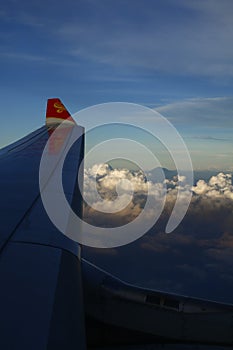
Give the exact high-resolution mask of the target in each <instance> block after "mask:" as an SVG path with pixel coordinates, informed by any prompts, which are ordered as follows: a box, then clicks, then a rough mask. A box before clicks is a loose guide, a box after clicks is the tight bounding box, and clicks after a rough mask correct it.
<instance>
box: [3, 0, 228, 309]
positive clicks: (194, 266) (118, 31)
mask: <svg viewBox="0 0 233 350" xmlns="http://www.w3.org/2000/svg"><path fill="white" fill-rule="evenodd" d="M232 39H233V2H232V0H222V1H219V0H156V1H154V0H117V1H116V0H76V1H74V0H66V1H54V0H46V1H45V0H41V1H29V0H20V1H19V0H2V1H1V2H0V77H1V79H0V96H1V104H0V106H1V114H0V121H1V128H0V147H2V146H4V145H6V144H9V143H11V142H13V141H15V140H16V139H19V138H20V137H23V136H24V135H26V134H28V133H29V132H31V131H33V130H35V129H37V128H38V127H40V126H41V125H43V123H44V119H45V108H46V100H47V99H48V98H51V97H59V98H61V100H62V101H63V103H64V104H65V105H66V107H67V108H68V109H69V111H70V112H71V113H72V114H73V113H76V112H77V111H80V110H82V109H83V108H87V107H90V106H92V105H95V104H101V103H108V102H129V103H135V104H140V105H143V106H146V107H149V108H152V109H155V110H156V111H158V112H159V113H161V114H162V115H163V116H164V117H166V118H167V119H168V120H169V121H170V122H171V123H172V124H173V125H174V126H175V128H177V130H178V132H180V134H181V135H182V137H183V138H184V141H185V142H186V144H187V147H188V149H189V151H190V154H191V158H192V162H193V165H194V168H195V169H196V170H214V171H216V174H218V175H216V178H212V180H211V179H209V180H206V179H204V178H203V177H200V178H199V181H200V182H197V184H196V185H195V187H194V189H193V192H194V196H193V199H192V203H191V207H190V211H189V212H188V215H186V217H185V219H184V221H183V222H182V223H181V226H179V228H178V231H177V232H176V234H175V235H172V234H171V235H164V226H165V224H166V223H167V218H168V217H169V213H168V212H165V214H164V216H162V217H161V220H160V221H159V222H158V226H156V228H155V229H154V228H153V230H152V231H151V232H149V233H148V234H147V235H145V236H143V237H142V238H141V239H139V240H137V241H136V242H134V243H133V244H132V245H128V246H124V247H121V248H118V249H109V250H101V249H100V250H96V251H94V250H93V249H91V248H89V249H86V250H85V249H84V254H86V255H87V256H91V257H92V260H93V261H94V262H95V261H97V262H98V263H100V265H101V266H102V267H104V268H106V269H107V268H108V267H109V266H110V265H111V271H112V272H114V273H116V275H118V274H119V276H120V277H122V278H123V279H125V280H128V281H129V280H130V281H131V282H132V283H141V284H143V285H146V286H147V287H153V288H160V289H164V290H167V291H170V290H172V291H174V292H177V293H184V294H185V293H187V294H189V293H190V294H192V295H193V296H200V297H208V296H209V291H210V290H211V292H212V293H213V295H212V298H213V299H214V300H221V301H224V300H225V301H228V302H230V303H232V292H231V291H232V284H233V282H232V281H233V278H232V249H233V248H232V247H233V243H232V242H233V239H232V193H233V188H232V182H231V181H232V180H231V177H230V175H227V174H228V173H229V172H231V173H232V171H233V164H232V152H233V137H232V134H233V45H232ZM99 121H100V122H101V118H100V119H99ZM109 121H110V122H111V118H110V119H109ZM114 121H115V120H114ZM143 122H144V123H145V128H146V129H148V128H150V127H151V124H152V123H153V120H151V119H150V120H147V119H146V118H145V120H143ZM84 124H85V118H84V120H83V125H84ZM153 125H154V127H155V129H156V124H155V123H153ZM84 126H85V125H84ZM101 136H103V135H102V134H101ZM95 137H96V140H98V135H97V136H95ZM162 165H163V166H166V167H169V163H168V164H166V162H165V164H162ZM129 176H130V175H129ZM107 179H108V178H106V180H107ZM170 181H174V180H171V179H170ZM170 185H171V192H169V193H170V194H171V195H173V194H174V193H173V190H175V189H176V186H178V185H177V184H172V183H170ZM143 186H144V183H143ZM151 186H152V188H154V189H156V188H155V187H154V186H156V185H155V184H151ZM172 186H173V187H172ZM91 189H92V187H91V186H90V191H91ZM169 198H171V199H173V197H169ZM138 200H139V202H140V201H141V197H140V193H139V194H138ZM140 203H141V202H140ZM140 203H139V204H140ZM136 204H138V203H136ZM139 204H138V205H139ZM168 204H169V203H168ZM135 208H136V210H138V209H140V207H139V206H136V207H135ZM133 209H134V207H133ZM168 211H169V207H168ZM203 213H204V215H203ZM90 218H91V219H93V220H95V219H96V217H95V215H94V214H93V213H91V216H90ZM126 218H129V215H128V214H127V215H126ZM97 219H98V220H101V219H103V216H98V217H97ZM117 219H118V218H116V220H117ZM110 220H112V218H111V217H110ZM103 221H104V223H106V219H105V218H104V219H103ZM132 252H133V253H132ZM131 253H132V254H131ZM119 259H120V261H121V262H122V263H121V264H119ZM145 272H146V273H145ZM224 297H225V299H224V300H223V298H224Z"/></svg>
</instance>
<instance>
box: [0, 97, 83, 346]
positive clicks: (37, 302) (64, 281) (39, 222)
mask: <svg viewBox="0 0 233 350" xmlns="http://www.w3.org/2000/svg"><path fill="white" fill-rule="evenodd" d="M64 120H66V121H67V122H69V123H70V126H69V132H70V130H71V129H72V124H73V125H74V124H75V122H74V120H72V118H71V116H70V114H69V112H68V111H67V110H66V108H65V107H64V105H63V104H62V103H61V101H60V100H59V99H49V100H48V104H47V113H46V125H44V126H42V127H41V128H40V129H38V130H36V131H34V132H33V133H31V134H30V135H28V136H26V137H24V138H23V139H21V140H20V141H18V142H16V143H14V144H12V145H10V146H8V147H6V148H4V149H2V150H1V151H0V193H1V197H0V212H1V230H0V279H1V288H0V325H1V328H0V349H10V350H14V349H17V350H18V349H24V350H27V349H28V350H29V349H30V350H32V349H33V350H37V349H38V350H39V349H40V350H41V349H48V350H50V349H84V348H85V327H84V311H83V295H82V281H81V274H80V251H79V245H78V244H77V243H75V242H74V241H72V240H70V239H69V238H67V237H66V236H65V235H63V234H62V233H60V232H59V230H58V229H57V228H56V227H55V226H54V225H53V223H52V222H51V221H50V219H49V217H48V215H47V213H46V212H45V209H44V207H43V203H42V200H41V195H40V189H39V166H40V160H41V155H42V152H43V150H44V147H45V145H46V143H47V141H48V140H49V137H50V135H51V134H52V133H53V131H54V130H55V129H56V128H57V126H58V125H60V124H61V122H63V121H64ZM76 127H79V126H77V125H76ZM79 128H80V129H81V131H82V132H83V128H82V127H79ZM67 130H68V129H67V128H66V132H65V134H66V135H65V137H63V138H62V139H61V138H59V137H57V139H56V138H55V140H53V142H52V144H51V145H49V148H48V152H55V153H56V152H58V151H59V148H60V147H61V146H64V145H61V143H65V142H66V138H68V137H69V132H68V133H67ZM83 145H84V140H83V137H82V138H80V139H79V140H78V141H77V142H76V143H75V144H74V145H73V147H72V148H71V150H70V152H69V157H67V161H66V164H65V165H64V169H63V181H64V183H63V185H64V192H65V194H66V196H67V200H68V202H70V205H73V206H74V205H75V203H76V206H77V207H80V203H78V202H80V196H79V197H78V198H75V197H77V193H78V192H77V181H76V180H77V173H78V170H79V166H80V163H81V161H82V159H83V152H84V150H83ZM54 206H56V202H55V201H54Z"/></svg>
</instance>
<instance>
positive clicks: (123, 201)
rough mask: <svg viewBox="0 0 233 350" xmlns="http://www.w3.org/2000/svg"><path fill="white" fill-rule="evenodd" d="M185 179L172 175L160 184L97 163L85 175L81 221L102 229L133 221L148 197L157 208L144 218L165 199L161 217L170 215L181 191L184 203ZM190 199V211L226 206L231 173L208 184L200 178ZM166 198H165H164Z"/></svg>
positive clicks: (232, 191) (232, 190) (232, 196)
mask: <svg viewBox="0 0 233 350" xmlns="http://www.w3.org/2000/svg"><path fill="white" fill-rule="evenodd" d="M185 180H186V179H185V176H179V175H178V176H173V177H172V178H170V179H165V180H164V181H163V182H159V181H160V180H159V181H158V182H156V180H154V181H151V180H148V179H147V177H146V175H145V174H144V173H143V172H142V171H132V170H128V169H113V168H111V167H110V166H109V165H108V164H96V165H94V166H92V167H91V168H88V169H85V173H84V198H85V200H86V204H85V206H84V218H85V220H87V221H88V222H89V223H93V224H96V225H97V226H98V225H104V226H106V225H107V226H108V225H110V226H112V225H113V226H115V225H116V226H117V225H124V224H126V223H129V222H131V221H132V220H134V219H135V218H136V217H137V216H138V215H139V214H140V213H141V211H142V210H143V208H144V206H145V203H146V201H147V198H148V196H153V197H154V198H156V203H157V204H156V205H155V207H154V208H153V209H152V210H151V209H150V210H148V213H147V218H148V217H149V216H150V215H154V211H156V210H159V208H160V206H161V205H162V203H163V200H164V199H165V198H166V204H165V208H164V211H163V214H162V217H163V218H164V219H165V218H166V219H168V217H169V214H170V212H171V210H172V208H173V206H174V203H175V201H176V199H177V193H178V191H179V192H180V196H181V200H182V199H183V200H184V201H185V199H186V196H187V194H188V188H187V185H186V182H185ZM192 192H193V197H192V201H191V204H190V208H189V212H191V213H196V215H197V214H198V213H200V211H201V210H204V211H206V210H207V208H208V211H209V212H211V209H213V208H215V207H218V208H219V207H227V208H228V207H229V206H230V205H232V200H233V185H232V179H231V174H224V173H222V172H220V173H219V174H217V175H216V176H212V177H211V178H210V179H209V181H205V180H203V179H200V180H198V181H197V183H196V185H195V186H193V187H192ZM164 196H165V197H164Z"/></svg>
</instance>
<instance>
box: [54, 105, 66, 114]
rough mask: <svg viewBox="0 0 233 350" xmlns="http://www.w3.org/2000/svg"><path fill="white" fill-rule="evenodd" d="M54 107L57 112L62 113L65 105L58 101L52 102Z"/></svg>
mask: <svg viewBox="0 0 233 350" xmlns="http://www.w3.org/2000/svg"><path fill="white" fill-rule="evenodd" d="M54 108H56V110H57V113H62V112H64V111H65V110H66V109H65V107H64V106H63V104H61V103H59V102H56V103H54Z"/></svg>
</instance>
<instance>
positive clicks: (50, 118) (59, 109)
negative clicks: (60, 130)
mask: <svg viewBox="0 0 233 350" xmlns="http://www.w3.org/2000/svg"><path fill="white" fill-rule="evenodd" d="M64 120H66V121H68V122H71V123H75V121H74V119H73V118H72V117H71V115H70V113H69V112H68V111H67V109H66V107H65V106H64V105H63V103H62V102H61V100H59V98H50V99H48V102H47V110H46V124H49V125H50V124H59V123H62V122H63V121H64Z"/></svg>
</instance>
